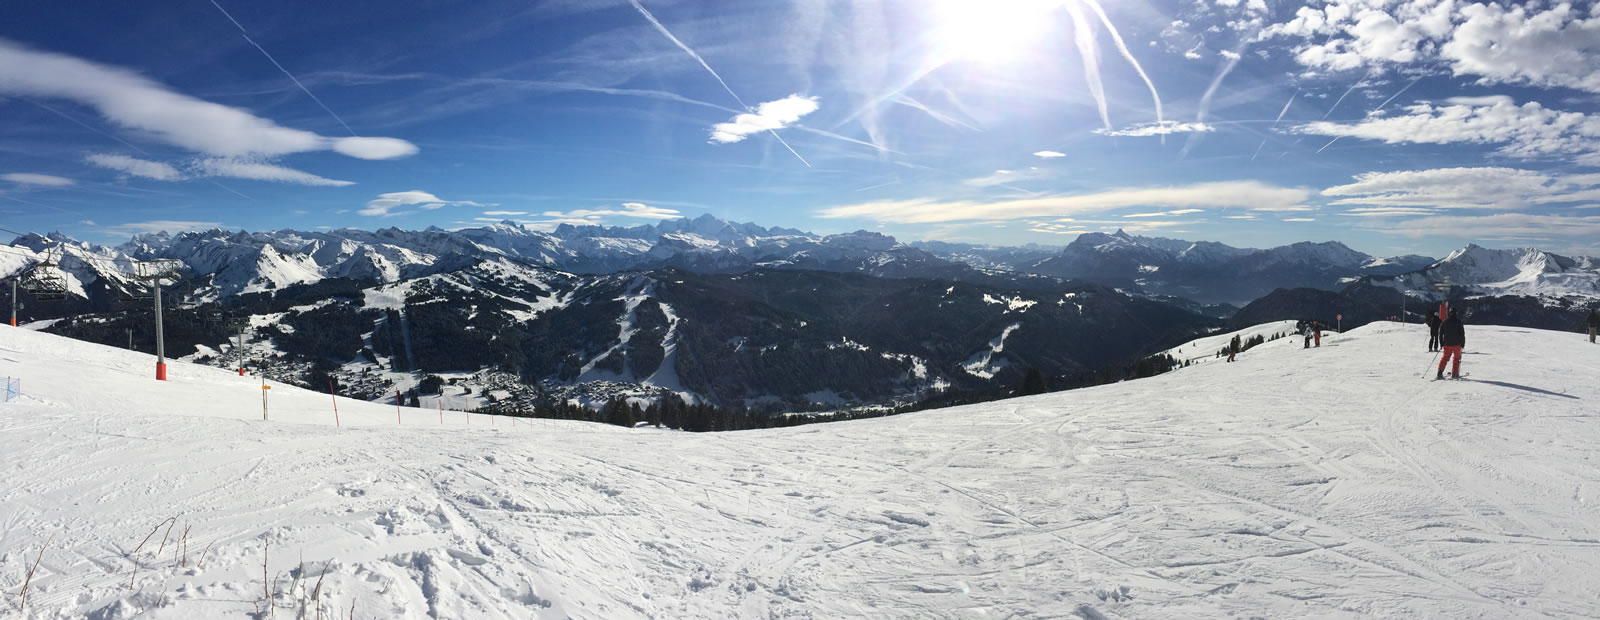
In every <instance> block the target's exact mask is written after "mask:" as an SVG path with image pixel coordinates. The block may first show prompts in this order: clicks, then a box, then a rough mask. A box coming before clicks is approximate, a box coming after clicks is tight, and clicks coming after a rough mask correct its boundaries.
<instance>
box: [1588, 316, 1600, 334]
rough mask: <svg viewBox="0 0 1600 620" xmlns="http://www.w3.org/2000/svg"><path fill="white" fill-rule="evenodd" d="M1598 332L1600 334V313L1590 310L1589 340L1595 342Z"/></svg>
mask: <svg viewBox="0 0 1600 620" xmlns="http://www.w3.org/2000/svg"><path fill="white" fill-rule="evenodd" d="M1596 334H1600V313H1597V312H1595V311H1594V310H1590V311H1589V342H1594V337H1595V335H1596Z"/></svg>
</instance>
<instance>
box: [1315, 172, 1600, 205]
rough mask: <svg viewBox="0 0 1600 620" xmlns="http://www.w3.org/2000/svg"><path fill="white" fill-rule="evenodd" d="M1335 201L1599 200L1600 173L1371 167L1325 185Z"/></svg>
mask: <svg viewBox="0 0 1600 620" xmlns="http://www.w3.org/2000/svg"><path fill="white" fill-rule="evenodd" d="M1322 195H1324V196H1329V197H1332V198H1335V200H1334V201H1333V202H1332V203H1330V204H1332V205H1335V206H1340V205H1344V206H1366V207H1384V208H1389V209H1393V208H1397V207H1400V208H1413V207H1421V208H1430V209H1431V208H1439V209H1521V208H1524V207H1528V206H1532V205H1540V204H1571V203H1578V202H1584V201H1591V202H1600V175H1594V174H1588V175H1558V174H1551V173H1546V172H1539V171H1534V170H1522V169H1519V168H1492V167H1483V168H1435V169H1428V170H1405V171H1399V172H1368V173H1364V174H1359V175H1356V176H1355V182H1354V183H1348V184H1344V185H1335V186H1333V187H1329V188H1327V189H1325V190H1322Z"/></svg>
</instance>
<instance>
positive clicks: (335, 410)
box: [328, 379, 339, 428]
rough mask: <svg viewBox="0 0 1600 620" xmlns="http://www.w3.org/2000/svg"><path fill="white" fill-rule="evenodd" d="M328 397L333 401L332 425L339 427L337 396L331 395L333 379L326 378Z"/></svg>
mask: <svg viewBox="0 0 1600 620" xmlns="http://www.w3.org/2000/svg"><path fill="white" fill-rule="evenodd" d="M328 399H329V400H332V401H333V427H334V428H339V397H338V396H334V395H333V379H329V380H328Z"/></svg>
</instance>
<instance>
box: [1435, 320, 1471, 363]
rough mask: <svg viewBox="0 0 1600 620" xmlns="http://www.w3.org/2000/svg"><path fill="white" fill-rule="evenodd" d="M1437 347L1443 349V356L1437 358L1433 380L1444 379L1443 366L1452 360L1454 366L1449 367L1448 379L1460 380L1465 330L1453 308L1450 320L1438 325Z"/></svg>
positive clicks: (1465, 341)
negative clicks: (1437, 365)
mask: <svg viewBox="0 0 1600 620" xmlns="http://www.w3.org/2000/svg"><path fill="white" fill-rule="evenodd" d="M1439 345H1440V346H1441V347H1442V348H1443V349H1444V354H1443V355H1440V356H1439V374H1437V375H1434V378H1435V379H1443V378H1444V365H1445V362H1449V361H1451V360H1452V359H1454V360H1455V365H1454V366H1451V367H1450V378H1451V379H1460V378H1461V348H1462V347H1465V346H1467V330H1466V328H1465V327H1463V326H1462V325H1461V317H1459V316H1457V315H1456V311H1455V309H1454V308H1451V309H1450V318H1447V319H1445V320H1444V323H1442V324H1440V325H1439Z"/></svg>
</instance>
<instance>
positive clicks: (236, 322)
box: [222, 313, 250, 377]
mask: <svg viewBox="0 0 1600 620" xmlns="http://www.w3.org/2000/svg"><path fill="white" fill-rule="evenodd" d="M222 326H223V328H224V329H227V330H228V331H231V332H235V333H236V334H237V337H238V339H239V340H238V344H236V345H234V346H233V353H234V355H235V356H237V357H238V358H239V376H241V377H243V376H244V357H245V356H244V332H245V330H247V329H249V328H250V315H248V314H243V315H241V314H234V313H230V314H228V316H227V318H225V319H223V322H222Z"/></svg>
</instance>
